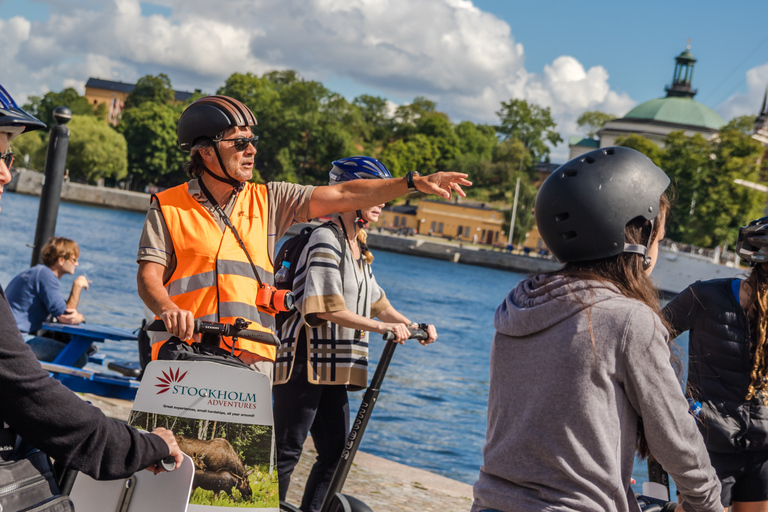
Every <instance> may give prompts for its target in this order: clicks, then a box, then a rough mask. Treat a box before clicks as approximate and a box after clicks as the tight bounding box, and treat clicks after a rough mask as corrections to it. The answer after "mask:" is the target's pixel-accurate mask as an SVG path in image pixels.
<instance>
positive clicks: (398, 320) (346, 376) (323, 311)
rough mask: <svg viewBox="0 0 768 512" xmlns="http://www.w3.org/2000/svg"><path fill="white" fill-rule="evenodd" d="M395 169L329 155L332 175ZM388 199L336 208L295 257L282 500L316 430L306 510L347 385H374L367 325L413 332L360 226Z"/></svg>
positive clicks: (281, 423)
mask: <svg viewBox="0 0 768 512" xmlns="http://www.w3.org/2000/svg"><path fill="white" fill-rule="evenodd" d="M390 178H392V175H391V174H390V173H389V171H388V170H387V168H386V167H385V166H384V165H383V164H382V163H381V162H379V161H378V160H376V159H374V158H370V157H364V156H356V157H350V158H344V159H341V160H336V161H335V162H333V169H331V172H330V180H329V184H330V185H335V184H338V183H344V182H347V181H353V180H359V179H390ZM383 207H384V205H383V204H380V205H377V206H374V207H371V208H365V209H363V210H357V211H352V212H346V213H341V214H338V215H337V216H335V217H334V219H333V222H334V225H335V227H331V228H330V229H315V230H314V231H313V232H312V235H311V237H310V238H309V241H308V242H307V245H306V246H305V248H304V250H303V252H302V254H301V256H300V257H299V260H298V262H297V265H296V274H295V277H294V283H296V284H295V286H294V294H295V296H296V313H294V315H293V316H292V317H291V318H289V319H288V320H287V321H286V322H285V323H284V324H283V326H282V328H281V329H280V331H279V332H278V335H279V336H280V339H281V342H282V345H281V347H280V348H279V349H278V352H277V360H276V366H275V382H274V384H275V386H274V388H273V398H274V417H275V435H276V443H277V472H278V477H279V480H280V499H281V500H284V499H285V496H286V493H287V491H288V485H289V483H290V479H291V473H293V469H294V467H295V466H296V463H297V462H298V461H299V457H300V456H301V451H302V447H303V445H304V441H305V440H306V438H307V433H309V432H311V433H312V440H313V441H314V444H315V448H316V449H317V461H316V462H315V464H314V466H313V467H312V471H311V473H310V475H309V477H308V479H307V483H306V487H305V491H304V497H303V499H302V503H301V510H303V511H305V512H310V511H312V512H315V511H318V510H320V507H321V505H322V503H323V499H324V498H325V494H326V492H327V489H328V485H329V484H330V481H331V477H332V476H333V472H334V470H335V468H336V465H337V463H338V461H339V457H340V456H341V453H342V450H343V448H344V443H345V441H346V439H347V434H348V432H349V400H348V397H347V388H349V389H351V390H359V389H363V388H365V387H366V386H367V384H368V332H375V333H380V334H384V333H386V332H388V331H392V332H394V333H395V336H396V341H397V342H398V343H403V342H404V341H405V340H406V339H407V338H408V336H409V335H410V333H409V331H408V327H409V326H414V325H415V322H411V321H410V320H409V319H408V318H406V317H405V316H404V315H402V314H401V313H399V312H398V311H397V310H396V309H395V308H394V307H393V306H392V305H391V304H390V303H389V301H388V300H387V297H386V295H385V294H384V291H383V290H382V289H381V288H380V287H379V285H378V284H377V282H376V278H375V277H374V275H373V271H372V270H371V262H372V261H373V255H372V254H371V252H370V251H369V250H368V247H367V246H366V244H365V241H366V234H365V231H364V230H363V229H362V226H363V225H364V224H365V223H367V222H375V221H377V220H378V218H379V214H380V213H381V209H382V208H383ZM339 234H341V235H342V236H337V235H339ZM342 243H343V244H344V245H345V246H346V247H342V245H341V244H342ZM342 258H344V260H343V262H342ZM374 318H376V319H374ZM427 332H428V334H429V338H428V339H427V340H425V341H423V342H422V344H424V345H426V344H429V343H432V342H434V341H435V339H436V338H437V331H436V330H435V327H434V326H432V325H430V326H429V327H428V329H427ZM330 346H333V349H332V350H329V349H328V347H330Z"/></svg>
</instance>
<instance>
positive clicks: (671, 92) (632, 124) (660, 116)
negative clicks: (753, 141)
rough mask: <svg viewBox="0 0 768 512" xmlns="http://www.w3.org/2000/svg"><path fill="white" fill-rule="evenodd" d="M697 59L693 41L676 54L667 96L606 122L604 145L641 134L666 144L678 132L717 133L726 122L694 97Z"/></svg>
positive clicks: (603, 134)
mask: <svg viewBox="0 0 768 512" xmlns="http://www.w3.org/2000/svg"><path fill="white" fill-rule="evenodd" d="M695 63H696V59H695V58H694V56H693V54H692V53H691V47H690V44H689V45H688V46H687V47H686V49H685V50H684V51H683V52H682V53H681V54H680V55H678V56H677V57H675V70H674V74H673V75H672V84H671V85H667V86H666V87H665V88H664V89H665V90H666V92H667V95H666V96H665V97H663V98H657V99H653V100H649V101H646V102H645V103H641V104H640V105H638V106H636V107H635V108H633V109H632V110H630V111H629V112H628V113H627V114H626V115H625V116H624V117H623V118H621V119H616V120H613V121H610V122H608V123H606V124H605V125H604V126H603V129H602V130H600V131H599V132H598V136H599V137H600V147H607V146H613V145H615V143H616V139H617V138H618V137H621V136H626V135H629V134H632V133H637V134H639V135H642V136H644V137H647V138H649V139H651V140H652V141H654V142H655V143H656V144H658V145H659V146H663V145H664V138H665V137H666V136H667V135H668V134H669V133H670V132H674V131H680V130H682V131H684V132H685V134H686V135H688V136H689V137H690V136H693V135H695V134H697V133H700V134H701V135H703V136H704V137H706V138H708V139H709V138H712V137H713V136H715V135H716V134H717V133H718V132H719V130H720V128H722V126H723V125H725V121H724V120H723V118H722V117H720V115H719V114H718V113H717V112H715V111H714V110H712V109H711V108H709V107H707V106H706V105H704V104H702V103H699V102H698V101H696V100H694V99H693V97H694V96H695V95H696V93H697V90H696V89H694V88H693V85H692V80H693V66H694V64H695Z"/></svg>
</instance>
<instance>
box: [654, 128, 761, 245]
mask: <svg viewBox="0 0 768 512" xmlns="http://www.w3.org/2000/svg"><path fill="white" fill-rule="evenodd" d="M665 148H666V150H665V152H664V157H663V159H662V168H663V169H664V170H665V171H666V172H667V174H668V175H669V176H670V178H671V179H672V182H673V183H674V185H675V187H676V192H677V194H676V195H677V199H676V201H675V206H674V208H673V210H672V216H671V218H670V219H669V222H668V223H667V226H668V232H669V235H670V237H671V238H672V239H674V240H677V241H680V242H684V243H691V244H695V245H698V246H702V247H714V246H715V245H718V244H729V245H732V244H733V243H734V242H735V239H736V235H737V230H736V228H737V227H738V226H740V225H743V224H744V223H745V222H747V221H749V220H751V219H753V218H755V217H757V216H759V215H760V212H761V209H762V206H763V205H764V203H765V195H764V194H763V193H762V192H758V191H756V190H753V189H751V188H748V187H744V186H742V185H739V184H737V183H735V181H734V180H736V179H741V180H745V181H749V182H756V181H759V174H758V159H759V157H760V156H761V155H762V152H763V148H762V146H761V145H760V143H758V142H757V141H755V140H754V139H752V138H751V137H750V136H749V135H748V134H745V133H743V132H741V131H739V130H738V129H734V128H728V129H725V130H722V131H721V132H720V134H719V135H718V137H717V138H715V139H713V140H706V139H705V138H704V137H703V136H701V135H698V134H697V135H694V136H693V137H686V136H685V135H684V133H683V132H672V133H670V134H669V135H668V136H667V138H666V140H665Z"/></svg>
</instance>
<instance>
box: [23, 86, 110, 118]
mask: <svg viewBox="0 0 768 512" xmlns="http://www.w3.org/2000/svg"><path fill="white" fill-rule="evenodd" d="M58 107H67V108H69V110H71V111H72V115H75V116H95V115H96V114H97V112H96V111H95V110H94V106H93V105H91V104H90V103H89V102H88V99H87V98H86V97H85V96H80V95H79V94H78V93H77V91H76V90H75V89H73V88H72V87H67V88H66V89H64V90H63V91H61V92H48V93H46V94H45V95H44V96H42V97H41V96H30V97H29V100H28V101H27V103H25V104H24V106H23V107H21V108H22V109H24V110H26V111H27V112H29V113H30V114H32V115H33V116H35V117H37V118H38V119H39V120H41V121H42V122H44V123H45V124H47V125H48V126H49V127H50V126H53V125H55V124H56V122H55V121H54V120H53V111H54V110H55V109H56V108H58ZM104 108H105V107H102V110H101V115H102V116H104V115H105V114H106V112H105V111H104V110H103V109H104Z"/></svg>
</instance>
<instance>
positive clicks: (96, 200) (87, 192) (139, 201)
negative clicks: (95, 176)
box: [8, 169, 152, 212]
mask: <svg viewBox="0 0 768 512" xmlns="http://www.w3.org/2000/svg"><path fill="white" fill-rule="evenodd" d="M14 170H16V169H14ZM44 178H45V175H44V174H43V173H41V172H37V171H31V170H27V169H19V172H18V174H16V175H15V176H14V177H13V179H12V180H11V183H10V184H9V187H8V190H11V191H13V192H16V193H18V194H25V195H29V196H38V197H39V196H40V194H41V193H42V190H43V181H44ZM151 197H152V196H151V195H150V194H145V193H143V192H133V191H130V190H121V189H119V188H108V187H94V186H93V185H83V184H81V183H72V182H70V181H65V182H64V183H63V184H62V186H61V199H62V200H64V201H71V202H73V203H82V204H92V205H94V206H102V207H105V208H117V209H119V210H129V211H135V212H146V211H147V208H149V201H150V198H151Z"/></svg>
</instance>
